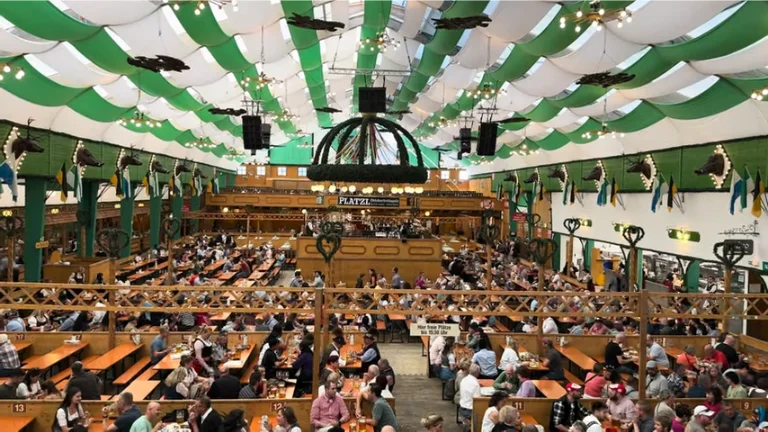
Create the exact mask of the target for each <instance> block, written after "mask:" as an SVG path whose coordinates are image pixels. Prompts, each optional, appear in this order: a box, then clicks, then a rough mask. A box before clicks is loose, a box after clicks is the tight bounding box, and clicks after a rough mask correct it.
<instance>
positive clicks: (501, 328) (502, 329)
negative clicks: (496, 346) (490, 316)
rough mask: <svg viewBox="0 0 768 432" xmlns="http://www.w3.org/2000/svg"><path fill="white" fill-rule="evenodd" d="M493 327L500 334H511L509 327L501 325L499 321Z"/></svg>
mask: <svg viewBox="0 0 768 432" xmlns="http://www.w3.org/2000/svg"><path fill="white" fill-rule="evenodd" d="M493 327H494V328H495V329H496V331H498V332H502V333H509V329H508V328H507V326H505V325H504V324H502V323H500V322H499V321H498V320H496V323H494V324H493Z"/></svg>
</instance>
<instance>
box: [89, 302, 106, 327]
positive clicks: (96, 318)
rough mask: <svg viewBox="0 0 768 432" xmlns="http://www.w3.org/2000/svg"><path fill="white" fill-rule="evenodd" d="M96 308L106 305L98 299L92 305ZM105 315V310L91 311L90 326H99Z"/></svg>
mask: <svg viewBox="0 0 768 432" xmlns="http://www.w3.org/2000/svg"><path fill="white" fill-rule="evenodd" d="M94 306H96V307H97V308H103V307H106V305H105V304H104V303H102V302H100V301H97V302H96V304H95V305H94ZM106 315H107V312H106V311H96V312H94V313H93V319H92V320H91V323H90V327H91V328H95V327H99V326H101V322H102V321H104V317H105V316H106Z"/></svg>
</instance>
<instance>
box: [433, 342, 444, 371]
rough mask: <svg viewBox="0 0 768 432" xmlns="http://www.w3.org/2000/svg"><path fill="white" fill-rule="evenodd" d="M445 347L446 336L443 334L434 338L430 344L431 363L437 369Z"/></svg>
mask: <svg viewBox="0 0 768 432" xmlns="http://www.w3.org/2000/svg"><path fill="white" fill-rule="evenodd" d="M444 347H445V338H444V337H442V336H438V337H436V338H434V339H433V340H432V343H431V344H430V345H429V365H430V366H431V367H432V368H433V369H435V366H439V363H440V355H441V354H442V352H443V348H444ZM439 372H440V371H439V370H436V371H435V374H436V375H439Z"/></svg>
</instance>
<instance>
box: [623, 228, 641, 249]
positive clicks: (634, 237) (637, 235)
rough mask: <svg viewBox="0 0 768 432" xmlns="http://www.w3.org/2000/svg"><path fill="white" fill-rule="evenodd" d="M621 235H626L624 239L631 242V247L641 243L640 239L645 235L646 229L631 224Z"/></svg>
mask: <svg viewBox="0 0 768 432" xmlns="http://www.w3.org/2000/svg"><path fill="white" fill-rule="evenodd" d="M621 236H622V237H624V240H626V241H627V243H629V246H630V247H636V246H637V244H638V243H640V240H642V239H643V237H645V230H644V229H643V227H639V226H637V225H630V226H628V227H626V228H624V231H622V232H621Z"/></svg>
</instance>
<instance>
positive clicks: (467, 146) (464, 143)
mask: <svg viewBox="0 0 768 432" xmlns="http://www.w3.org/2000/svg"><path fill="white" fill-rule="evenodd" d="M459 143H460V144H461V147H460V150H459V152H460V153H472V129H471V128H461V129H459Z"/></svg>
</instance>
